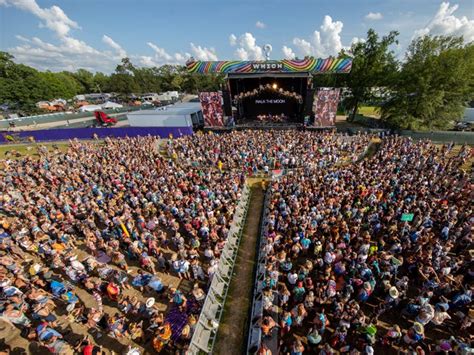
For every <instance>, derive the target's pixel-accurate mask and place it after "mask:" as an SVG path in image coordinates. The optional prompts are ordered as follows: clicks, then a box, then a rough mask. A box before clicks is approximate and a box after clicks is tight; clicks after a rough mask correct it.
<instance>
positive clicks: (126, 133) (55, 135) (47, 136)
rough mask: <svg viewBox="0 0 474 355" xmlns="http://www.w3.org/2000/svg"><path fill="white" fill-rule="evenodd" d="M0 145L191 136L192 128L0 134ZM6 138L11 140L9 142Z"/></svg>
mask: <svg viewBox="0 0 474 355" xmlns="http://www.w3.org/2000/svg"><path fill="white" fill-rule="evenodd" d="M0 133H1V134H0V143H11V142H14V143H21V142H27V141H28V138H30V137H32V138H33V139H34V141H35V142H47V141H62V140H69V139H74V138H77V139H92V138H93V137H94V135H97V137H98V138H106V137H115V138H123V137H137V136H142V137H145V136H148V135H152V136H159V137H161V138H167V137H169V135H170V134H172V135H173V136H174V137H180V136H182V135H187V134H192V133H193V129H192V127H110V128H99V127H98V128H92V127H91V128H55V129H42V130H34V131H18V132H0ZM8 136H12V137H13V140H12V141H9V140H8Z"/></svg>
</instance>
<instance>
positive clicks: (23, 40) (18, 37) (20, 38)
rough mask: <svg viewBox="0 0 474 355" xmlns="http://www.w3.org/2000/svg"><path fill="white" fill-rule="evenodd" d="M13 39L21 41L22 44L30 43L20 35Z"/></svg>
mask: <svg viewBox="0 0 474 355" xmlns="http://www.w3.org/2000/svg"><path fill="white" fill-rule="evenodd" d="M0 1H1V0H0ZM15 38H16V39H17V40H19V41H22V42H29V41H30V40H29V39H28V38H26V37H23V36H22V35H16V36H15Z"/></svg>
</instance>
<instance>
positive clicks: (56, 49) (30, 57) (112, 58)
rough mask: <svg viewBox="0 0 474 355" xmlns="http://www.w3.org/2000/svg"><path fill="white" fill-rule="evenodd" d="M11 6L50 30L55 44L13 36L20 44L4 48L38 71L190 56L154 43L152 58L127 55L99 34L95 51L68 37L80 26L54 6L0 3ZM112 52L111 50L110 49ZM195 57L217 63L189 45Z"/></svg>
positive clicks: (108, 67)
mask: <svg viewBox="0 0 474 355" xmlns="http://www.w3.org/2000/svg"><path fill="white" fill-rule="evenodd" d="M2 5H3V6H13V7H16V8H18V9H20V10H24V11H27V12H29V13H31V14H32V15H34V16H36V17H37V18H39V19H40V26H42V27H45V28H48V29H49V30H51V31H53V32H54V33H55V34H56V36H57V40H56V41H55V42H56V43H49V42H45V41H43V40H41V39H40V38H37V37H33V38H26V37H23V36H21V35H17V36H16V39H17V40H18V41H19V42H20V43H19V44H18V45H17V46H16V47H13V48H8V52H10V53H11V54H12V55H13V56H14V57H15V60H16V61H17V62H19V63H24V64H27V65H30V66H32V67H35V68H38V69H40V70H52V71H62V70H69V71H75V70H77V69H79V68H84V69H87V70H90V71H103V72H111V71H113V70H114V68H115V67H116V65H117V63H118V62H119V61H120V59H121V58H123V57H126V56H129V57H130V58H131V59H132V61H134V62H136V63H137V64H139V65H145V66H160V65H163V64H184V63H185V62H186V60H187V59H189V58H190V57H191V54H190V53H188V52H185V53H174V54H170V53H168V52H167V51H166V50H165V49H164V48H161V47H159V46H157V45H156V44H154V43H151V42H148V43H147V45H148V46H149V47H150V48H151V49H153V52H154V53H153V55H138V54H129V55H128V54H127V52H126V50H125V49H124V48H123V47H122V46H121V45H120V44H118V43H117V42H115V41H114V40H113V39H112V38H111V37H110V36H107V35H103V36H102V42H103V43H104V44H105V45H106V48H105V49H96V48H93V47H92V46H90V45H89V44H87V43H86V42H84V41H82V40H79V39H77V38H74V37H72V36H71V35H70V32H71V30H72V29H79V28H80V26H79V25H78V24H77V23H76V22H74V21H72V20H71V19H70V18H69V17H68V16H67V15H66V14H65V13H64V11H63V10H62V9H61V8H60V7H58V6H52V7H50V8H41V7H40V6H39V5H38V4H37V3H36V0H0V6H2ZM110 49H112V50H110ZM191 50H192V53H193V55H194V56H195V58H197V59H201V60H217V55H216V52H215V49H214V48H206V47H201V46H199V45H194V44H193V43H191Z"/></svg>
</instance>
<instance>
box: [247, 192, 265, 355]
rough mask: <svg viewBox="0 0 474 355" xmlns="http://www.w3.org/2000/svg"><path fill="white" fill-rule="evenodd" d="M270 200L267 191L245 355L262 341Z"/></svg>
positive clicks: (251, 351) (256, 348)
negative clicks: (267, 220)
mask: <svg viewBox="0 0 474 355" xmlns="http://www.w3.org/2000/svg"><path fill="white" fill-rule="evenodd" d="M269 200H270V189H267V192H266V194H265V200H264V204H263V215H262V222H261V226H260V238H259V240H260V241H259V243H258V250H257V265H256V268H255V286H254V290H253V297H252V308H251V312H250V324H249V332H248V340H247V354H256V353H257V351H258V349H259V348H260V345H261V341H262V330H261V328H260V325H259V321H260V319H261V318H262V316H263V293H262V291H263V284H264V280H265V276H266V265H267V255H266V254H265V245H266V243H267V239H266V238H265V231H266V218H267V215H268V201H269Z"/></svg>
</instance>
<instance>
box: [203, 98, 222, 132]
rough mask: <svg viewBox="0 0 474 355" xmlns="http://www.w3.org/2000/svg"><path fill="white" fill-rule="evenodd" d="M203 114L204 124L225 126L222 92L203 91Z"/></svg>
mask: <svg viewBox="0 0 474 355" xmlns="http://www.w3.org/2000/svg"><path fill="white" fill-rule="evenodd" d="M199 100H200V101H201V107H202V114H203V116H204V126H206V127H221V126H224V110H223V109H222V93H221V92H201V93H200V94H199Z"/></svg>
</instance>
